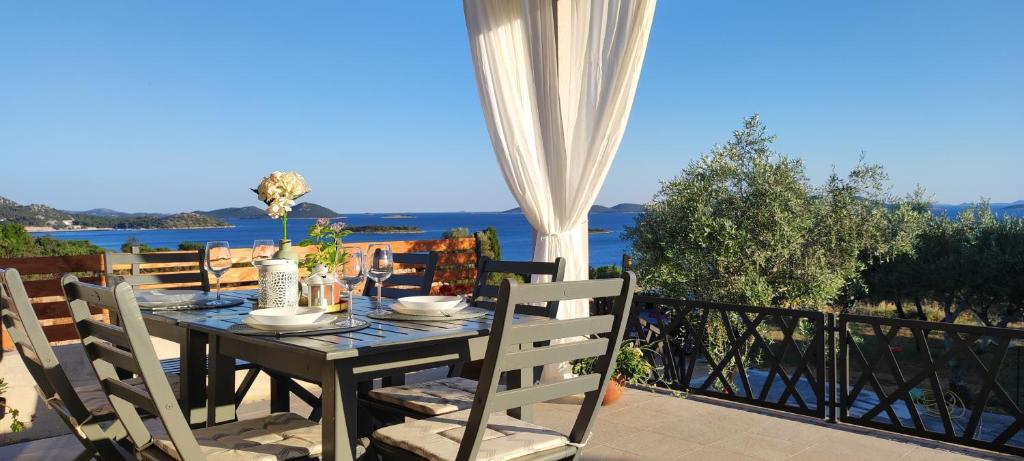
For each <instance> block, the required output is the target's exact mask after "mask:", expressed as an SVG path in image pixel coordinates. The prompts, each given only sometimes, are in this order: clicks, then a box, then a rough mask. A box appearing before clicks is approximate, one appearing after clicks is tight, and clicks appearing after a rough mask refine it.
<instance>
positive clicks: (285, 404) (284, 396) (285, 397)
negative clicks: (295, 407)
mask: <svg viewBox="0 0 1024 461" xmlns="http://www.w3.org/2000/svg"><path fill="white" fill-rule="evenodd" d="M290 398H291V396H290V395H289V394H288V378H285V377H282V376H275V375H273V374H271V375H270V412H271V413H280V412H286V411H291V402H290V401H289V399H290Z"/></svg>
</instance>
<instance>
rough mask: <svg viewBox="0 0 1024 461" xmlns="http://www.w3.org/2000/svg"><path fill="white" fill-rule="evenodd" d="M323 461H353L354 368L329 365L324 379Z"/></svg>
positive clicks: (322, 383) (354, 449) (338, 364)
mask: <svg viewBox="0 0 1024 461" xmlns="http://www.w3.org/2000/svg"><path fill="white" fill-rule="evenodd" d="M321 386H322V387H323V422H322V423H321V425H322V427H323V440H324V454H323V457H322V458H321V459H322V460H323V461H336V460H344V461H350V460H354V459H355V457H356V446H355V440H356V413H357V406H358V396H357V394H356V380H355V376H353V375H352V370H351V368H347V367H346V366H344V365H343V364H340V363H335V362H328V363H327V364H326V365H325V366H324V372H323V378H322V382H321Z"/></svg>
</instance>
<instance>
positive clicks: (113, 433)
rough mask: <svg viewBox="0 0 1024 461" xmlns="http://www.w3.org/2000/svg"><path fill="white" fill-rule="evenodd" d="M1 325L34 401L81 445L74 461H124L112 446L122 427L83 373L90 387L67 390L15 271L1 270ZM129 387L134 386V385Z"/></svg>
mask: <svg viewBox="0 0 1024 461" xmlns="http://www.w3.org/2000/svg"><path fill="white" fill-rule="evenodd" d="M0 320H2V321H3V325H4V327H5V328H7V332H8V334H10V336H11V339H12V340H13V341H14V346H15V348H16V349H17V351H18V354H20V355H21V359H22V361H23V362H24V363H25V368H27V369H28V372H29V374H30V375H31V376H32V379H33V380H35V382H36V392H37V393H38V394H39V398H41V399H43V402H44V403H45V404H46V406H47V407H48V408H50V409H52V410H53V411H54V412H55V413H57V416H59V417H60V419H61V421H63V422H64V424H65V425H67V426H68V429H70V430H71V434H72V435H74V436H75V437H77V438H78V440H79V442H81V443H82V446H83V451H82V452H81V453H79V454H78V455H77V456H74V458H73V459H76V460H86V459H92V458H93V457H99V458H100V459H104V460H116V459H129V458H130V456H129V453H128V452H127V451H125V450H124V449H123V448H121V447H120V446H118V444H117V441H118V440H121V439H123V438H124V437H125V431H124V427H123V426H122V425H121V424H120V423H119V422H118V420H117V416H116V415H115V414H114V411H113V408H112V407H111V406H110V401H109V400H107V398H106V395H105V394H104V393H103V391H102V389H101V388H100V384H99V381H97V380H96V378H95V376H94V375H93V373H92V371H91V370H87V371H88V376H77V377H76V378H78V380H79V381H83V382H88V381H92V384H80V385H78V386H75V385H73V384H72V380H71V378H70V377H69V376H68V374H67V373H66V372H65V370H64V366H63V365H61V363H60V362H58V361H57V355H56V354H55V353H54V351H53V348H51V347H50V343H49V341H48V340H47V339H46V335H45V334H44V333H43V328H42V326H41V325H40V324H39V319H38V318H37V317H36V313H35V310H34V309H33V308H32V303H31V302H29V299H28V295H27V294H26V292H25V286H24V285H23V284H22V281H21V276H20V275H19V274H18V271H17V270H16V269H7V270H0ZM82 365H83V366H87V365H86V364H85V363H82ZM131 384H132V385H138V383H137V382H133V383H131ZM69 455H70V454H69ZM68 459H72V458H71V457H70V456H69V458H68Z"/></svg>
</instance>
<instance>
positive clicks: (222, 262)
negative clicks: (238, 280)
mask: <svg viewBox="0 0 1024 461" xmlns="http://www.w3.org/2000/svg"><path fill="white" fill-rule="evenodd" d="M228 269H231V245H228V242H225V241H223V240H219V241H214V242H206V270H208V271H210V272H211V273H212V274H213V276H214V277H217V299H215V300H211V301H207V303H206V304H208V305H210V306H226V305H229V304H231V301H228V300H225V299H221V298H220V278H221V276H223V275H224V274H225V273H226V272H227V271H228Z"/></svg>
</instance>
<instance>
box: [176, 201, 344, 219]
mask: <svg viewBox="0 0 1024 461" xmlns="http://www.w3.org/2000/svg"><path fill="white" fill-rule="evenodd" d="M196 213H200V214H204V215H207V216H211V217H214V218H217V219H262V218H266V217H267V210H265V209H263V208H260V207H257V206H244V207H237V208H220V209H216V210H210V211H197V212H196ZM339 216H341V213H338V212H337V211H334V210H332V209H330V208H327V207H325V206H322V205H317V204H315V203H309V202H302V203H297V204H295V206H293V207H292V211H290V212H288V217H289V218H297V219H316V218H337V217H339Z"/></svg>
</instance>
